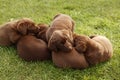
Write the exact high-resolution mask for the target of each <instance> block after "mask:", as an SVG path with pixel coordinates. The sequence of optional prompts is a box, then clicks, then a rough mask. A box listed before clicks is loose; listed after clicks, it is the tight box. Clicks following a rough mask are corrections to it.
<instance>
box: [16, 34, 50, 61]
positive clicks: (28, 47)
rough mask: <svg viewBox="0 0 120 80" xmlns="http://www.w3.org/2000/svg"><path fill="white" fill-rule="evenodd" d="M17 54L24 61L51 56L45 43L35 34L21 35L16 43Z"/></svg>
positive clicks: (46, 58) (45, 58) (44, 58)
mask: <svg viewBox="0 0 120 80" xmlns="http://www.w3.org/2000/svg"><path fill="white" fill-rule="evenodd" d="M17 51H18V55H19V56H20V57H21V58H22V59H24V60H26V61H38V60H40V61H42V60H48V59H50V58H51V54H50V51H49V50H48V48H47V44H46V43H45V42H44V41H43V40H41V39H37V38H36V37H35V36H31V35H27V36H24V37H22V38H21V39H20V40H19V42H18V44H17Z"/></svg>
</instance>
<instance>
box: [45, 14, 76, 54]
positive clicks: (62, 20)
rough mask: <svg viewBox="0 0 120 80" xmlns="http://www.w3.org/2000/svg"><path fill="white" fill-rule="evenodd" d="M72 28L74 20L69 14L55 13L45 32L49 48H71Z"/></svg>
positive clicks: (66, 49)
mask: <svg viewBox="0 0 120 80" xmlns="http://www.w3.org/2000/svg"><path fill="white" fill-rule="evenodd" d="M73 30H74V22H73V20H72V18H71V17H70V16H68V15H65V14H58V15H56V16H55V17H54V20H53V21H52V23H51V25H50V28H49V29H48V30H47V32H46V38H47V41H48V47H49V49H51V50H52V51H65V52H69V51H70V50H72V42H73V37H72V32H73ZM68 46H69V47H68Z"/></svg>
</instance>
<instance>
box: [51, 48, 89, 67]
mask: <svg viewBox="0 0 120 80" xmlns="http://www.w3.org/2000/svg"><path fill="white" fill-rule="evenodd" d="M52 60H53V63H54V64H55V65H56V66H58V67H61V68H75V69H84V68H87V67H88V66H89V65H88V63H87V61H86V59H85V57H84V54H82V53H78V52H77V51H76V50H75V49H74V48H73V49H72V51H70V52H68V53H65V52H61V51H59V52H52Z"/></svg>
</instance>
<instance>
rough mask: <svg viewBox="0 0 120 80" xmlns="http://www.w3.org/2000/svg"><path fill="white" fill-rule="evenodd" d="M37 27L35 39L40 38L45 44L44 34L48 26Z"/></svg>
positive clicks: (39, 25)
mask: <svg viewBox="0 0 120 80" xmlns="http://www.w3.org/2000/svg"><path fill="white" fill-rule="evenodd" d="M37 27H38V28H39V31H38V34H37V38H40V39H42V40H44V41H45V42H46V43H47V39H46V32H47V30H48V28H49V27H48V25H47V24H38V25H37Z"/></svg>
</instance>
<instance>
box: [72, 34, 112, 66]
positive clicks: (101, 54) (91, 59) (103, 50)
mask: <svg viewBox="0 0 120 80" xmlns="http://www.w3.org/2000/svg"><path fill="white" fill-rule="evenodd" d="M74 43H75V44H76V43H78V44H76V45H75V49H76V50H77V51H78V52H84V54H85V58H86V60H87V61H88V63H89V64H90V65H95V64H98V63H100V62H104V61H107V60H109V59H110V58H111V57H112V55H113V48H112V44H111V42H110V40H109V39H108V38H106V37H105V36H100V35H98V36H91V37H90V38H89V37H87V36H79V35H77V36H76V37H74ZM82 48H83V49H82Z"/></svg>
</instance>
